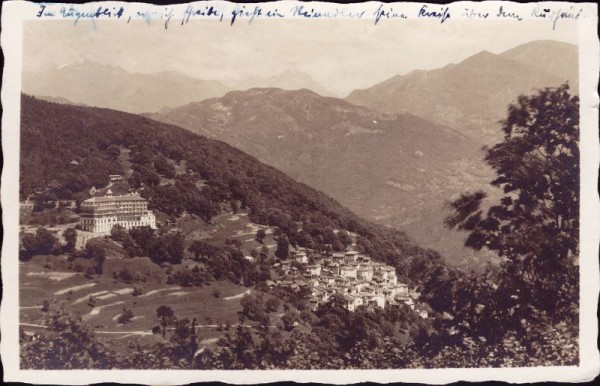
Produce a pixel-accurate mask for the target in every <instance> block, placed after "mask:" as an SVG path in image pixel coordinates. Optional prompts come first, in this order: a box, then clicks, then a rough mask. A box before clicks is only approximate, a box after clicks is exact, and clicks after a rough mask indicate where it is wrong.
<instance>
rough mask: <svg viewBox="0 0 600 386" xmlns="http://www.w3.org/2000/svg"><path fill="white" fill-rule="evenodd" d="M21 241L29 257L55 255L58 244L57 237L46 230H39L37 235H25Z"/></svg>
mask: <svg viewBox="0 0 600 386" xmlns="http://www.w3.org/2000/svg"><path fill="white" fill-rule="evenodd" d="M21 240H22V242H23V248H24V249H25V250H26V252H27V254H28V255H29V256H33V255H44V254H48V253H53V252H54V251H55V247H56V245H57V243H58V240H57V239H56V237H54V235H53V234H52V233H50V231H48V230H47V229H45V228H38V229H37V231H36V232H35V235H32V234H29V233H28V234H25V235H24V236H23V237H22V238H21Z"/></svg>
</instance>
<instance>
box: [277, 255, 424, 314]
mask: <svg viewBox="0 0 600 386" xmlns="http://www.w3.org/2000/svg"><path fill="white" fill-rule="evenodd" d="M293 263H296V264H293ZM299 267H300V268H299ZM273 268H275V269H276V270H277V271H278V272H279V273H280V274H281V279H280V280H277V281H268V282H267V284H268V285H269V286H271V287H272V286H283V287H288V288H290V289H292V290H295V291H298V290H300V289H301V288H303V287H308V288H309V289H310V291H311V298H310V304H311V306H312V307H313V309H316V308H317V307H318V306H319V305H320V304H323V303H327V302H328V301H329V300H331V298H332V296H333V295H335V294H340V295H341V296H342V297H343V300H344V305H345V307H346V308H347V309H348V310H349V311H355V310H356V309H357V308H358V307H360V306H365V307H367V308H371V309H373V308H375V307H379V308H381V309H384V308H386V307H394V306H398V305H400V304H402V303H404V304H406V305H408V306H409V307H410V308H411V309H412V310H414V311H415V312H417V314H418V315H419V316H420V317H422V318H427V317H428V311H427V306H426V305H425V304H420V303H415V301H416V300H418V298H419V294H418V293H417V292H415V291H412V290H410V289H409V287H408V285H407V284H403V283H398V279H397V277H396V270H395V269H394V268H393V267H391V266H389V265H386V264H384V263H379V262H375V261H372V260H371V258H370V257H369V256H365V255H363V254H361V253H359V252H357V251H346V252H335V253H333V254H331V256H327V255H321V254H318V253H315V251H313V250H311V249H308V248H298V250H296V251H295V252H294V253H293V256H292V258H290V259H288V260H283V261H281V262H277V263H275V264H274V265H273Z"/></svg>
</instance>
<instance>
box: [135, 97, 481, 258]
mask: <svg viewBox="0 0 600 386" xmlns="http://www.w3.org/2000/svg"><path fill="white" fill-rule="evenodd" d="M145 116H147V117H149V118H152V119H156V120H159V121H163V122H168V123H172V124H175V125H178V126H180V127H183V128H186V129H188V130H190V131H192V132H196V133H199V134H202V135H206V136H208V137H209V138H215V139H217V138H218V139H220V140H222V141H225V142H227V143H229V144H230V145H232V146H234V147H237V148H239V149H242V150H243V151H245V152H247V153H249V154H251V155H252V156H254V157H256V158H258V159H259V160H261V161H262V162H265V163H267V164H269V165H271V166H273V167H275V168H277V169H279V170H282V171H284V172H285V173H286V174H287V175H289V176H291V177H292V178H294V179H296V180H297V181H300V182H303V183H306V184H308V185H310V186H313V187H315V188H317V189H318V190H320V191H323V192H324V193H326V194H328V195H329V196H332V197H335V198H336V199H337V200H338V201H340V202H341V203H342V204H343V205H345V206H347V207H349V208H351V209H352V210H353V211H355V212H356V213H357V214H359V215H361V216H363V217H364V218H367V219H369V220H372V221H376V222H378V223H381V224H385V225H388V226H390V225H391V226H394V227H396V228H397V229H403V230H406V231H408V232H409V233H410V234H411V235H412V236H413V237H416V238H417V240H418V241H419V242H420V243H423V244H424V245H427V246H429V247H434V246H435V247H438V248H440V249H441V248H442V247H443V248H444V251H445V254H446V256H447V257H448V258H449V259H453V261H455V262H456V261H457V260H458V261H462V260H464V257H465V256H468V258H467V259H471V258H474V257H475V255H474V254H473V253H472V252H470V251H466V250H465V249H464V247H463V245H462V238H461V236H460V235H458V236H457V234H456V232H450V231H448V230H444V228H443V225H442V223H443V218H442V217H441V216H442V215H443V205H444V204H443V202H444V201H445V200H448V199H450V197H451V196H452V195H453V194H457V193H458V192H461V191H463V190H464V188H465V186H468V185H473V180H484V179H486V178H488V174H486V172H483V175H481V174H482V172H481V171H478V170H477V169H478V168H479V169H481V167H480V166H479V164H478V163H477V162H476V161H474V160H478V159H479V158H480V157H481V154H480V153H479V151H478V146H477V145H476V143H475V142H473V141H472V140H471V139H470V138H469V137H467V136H465V135H464V134H463V133H461V132H459V131H457V130H455V129H453V128H450V127H449V126H445V125H439V124H434V123H431V122H429V121H427V120H425V119H423V118H420V117H418V116H415V115H412V114H408V113H405V114H391V113H385V112H380V111H375V110H372V109H369V108H365V107H361V106H356V105H353V104H351V103H349V102H348V101H345V100H342V99H339V98H331V97H322V96H320V95H318V94H316V93H314V92H312V91H310V90H299V91H298V90H296V91H288V90H281V89H274V88H269V89H263V88H255V89H250V90H247V91H237V90H236V91H231V92H229V93H227V94H226V95H225V96H223V97H222V98H212V99H209V100H205V101H202V102H196V103H190V104H187V105H185V106H181V107H178V108H174V109H167V110H164V111H163V112H161V113H159V114H146V115H145ZM460 168H467V169H468V170H469V173H472V174H469V175H464V173H463V172H462V171H461V170H460ZM478 175H479V176H478ZM489 178H490V179H491V175H489ZM486 182H487V180H486ZM476 186H477V187H478V186H479V184H478V185H476ZM419 224H421V225H419ZM422 224H426V225H422ZM413 227H414V228H415V229H418V232H417V234H414V233H411V228H413ZM429 227H434V228H435V229H436V231H439V232H430V231H427V229H428V228H429ZM434 238H437V241H432V239H434ZM442 239H443V240H442ZM449 244H451V247H449V248H448V249H446V247H448V245H449Z"/></svg>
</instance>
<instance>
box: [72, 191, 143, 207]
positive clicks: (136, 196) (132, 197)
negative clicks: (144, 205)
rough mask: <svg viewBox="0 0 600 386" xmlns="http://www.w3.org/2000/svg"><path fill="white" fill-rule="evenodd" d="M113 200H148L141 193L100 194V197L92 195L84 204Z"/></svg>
mask: <svg viewBox="0 0 600 386" xmlns="http://www.w3.org/2000/svg"><path fill="white" fill-rule="evenodd" d="M113 201H146V199H145V198H143V197H142V196H140V195H139V194H135V193H129V194H124V195H121V196H100V197H92V198H88V199H87V200H85V201H84V202H83V203H82V204H86V203H88V204H92V203H100V202H113Z"/></svg>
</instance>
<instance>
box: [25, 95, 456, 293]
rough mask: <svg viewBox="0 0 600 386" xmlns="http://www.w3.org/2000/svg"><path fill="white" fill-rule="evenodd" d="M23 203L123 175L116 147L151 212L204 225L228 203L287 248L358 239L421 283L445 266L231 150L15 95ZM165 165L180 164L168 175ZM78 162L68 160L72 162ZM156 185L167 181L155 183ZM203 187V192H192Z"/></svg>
mask: <svg viewBox="0 0 600 386" xmlns="http://www.w3.org/2000/svg"><path fill="white" fill-rule="evenodd" d="M21 141H22V146H21V148H22V156H21V197H22V198H23V199H25V198H27V197H28V196H29V195H30V194H32V193H34V192H36V191H37V192H38V193H37V195H38V196H43V195H47V196H49V197H50V198H51V199H54V198H59V199H71V198H73V199H76V200H78V201H82V200H83V199H85V198H87V196H88V193H87V191H88V189H89V188H91V187H92V186H96V187H100V186H104V185H106V184H107V183H108V175H109V174H119V173H122V168H121V166H120V164H119V162H118V160H117V158H118V156H119V153H120V149H123V148H126V149H130V150H131V157H130V161H131V162H132V169H133V170H134V172H133V175H132V177H131V179H130V182H131V183H133V184H138V185H141V183H143V184H144V190H143V191H142V195H143V196H144V197H146V198H147V199H148V201H149V204H150V207H151V208H152V209H156V210H158V211H160V212H163V213H165V214H166V215H169V216H178V215H180V214H181V213H183V212H184V211H186V212H187V213H191V214H196V215H198V216H200V217H202V218H203V219H204V220H205V221H210V219H211V218H212V217H213V216H214V215H216V214H218V213H219V212H220V211H221V208H222V204H223V203H230V202H231V201H232V200H233V201H235V202H236V203H239V205H240V207H241V209H245V210H248V211H249V213H250V219H251V220H252V221H254V222H256V223H259V224H265V225H269V226H275V227H278V228H279V229H280V230H281V231H282V232H283V233H285V234H286V235H287V237H288V239H289V242H290V243H291V244H292V245H298V246H305V247H323V246H324V245H325V244H332V245H335V244H336V243H339V240H338V236H337V234H336V233H335V232H334V230H337V229H342V230H347V231H350V232H354V233H356V234H357V235H358V245H359V248H361V249H362V250H363V251H364V252H365V253H368V254H370V255H372V256H373V257H374V258H375V259H378V260H380V261H385V262H386V263H388V264H391V265H393V266H395V267H396V268H397V271H398V274H399V277H400V278H401V279H402V280H406V281H408V282H409V283H414V284H420V283H423V282H424V281H425V280H427V279H428V278H429V274H430V273H431V272H433V270H434V269H435V268H441V267H445V261H444V259H443V258H442V257H441V256H440V255H439V254H438V253H437V252H435V251H432V250H427V249H423V248H420V247H419V246H418V245H416V244H415V243H414V242H413V241H411V240H410V239H409V238H408V237H407V236H406V235H405V234H404V233H402V232H400V231H397V230H393V229H390V228H386V227H383V226H379V225H375V224H372V223H369V222H368V221H365V220H363V219H361V218H360V217H358V216H356V215H355V214H353V213H352V212H350V211H349V210H347V209H346V208H344V207H343V206H341V205H340V204H338V203H337V202H336V201H335V200H333V199H331V198H330V197H328V196H326V195H324V194H322V193H320V192H318V191H316V190H314V189H312V188H310V187H308V186H306V185H304V184H301V183H298V182H295V181H293V180H292V179H290V178H289V177H287V176H286V175H285V174H283V173H281V172H279V171H277V170H276V169H274V168H272V167H269V166H267V165H264V164H262V163H260V162H259V161H257V160H256V159H254V158H252V157H251V156H249V155H247V154H244V153H242V152H241V151H239V150H236V149H234V148H233V147H231V146H229V145H227V144H225V143H223V142H220V141H215V140H211V139H207V138H205V137H203V136H200V135H196V134H193V133H190V132H189V131H187V130H184V129H181V128H178V127H175V126H172V125H168V124H164V123H159V122H156V121H152V120H150V119H147V118H143V117H140V116H136V115H132V114H128V113H123V112H118V111H113V110H108V109H99V108H90V107H81V106H69V105H61V104H56V103H50V102H45V101H40V100H38V99H35V98H33V97H29V96H23V98H22V126H21ZM168 160H173V161H176V162H182V161H185V165H186V168H187V171H188V172H187V173H186V174H183V175H178V176H174V175H172V174H173V172H172V170H171V169H170V168H171V167H172V166H169V165H171V164H170V163H169V162H168ZM73 161H75V162H73ZM161 177H162V178H165V177H167V178H172V179H173V181H174V183H172V184H166V185H161V184H160V181H161ZM198 182H201V183H202V184H203V186H204V187H203V188H198V187H197V183H198Z"/></svg>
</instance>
